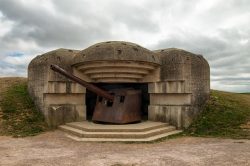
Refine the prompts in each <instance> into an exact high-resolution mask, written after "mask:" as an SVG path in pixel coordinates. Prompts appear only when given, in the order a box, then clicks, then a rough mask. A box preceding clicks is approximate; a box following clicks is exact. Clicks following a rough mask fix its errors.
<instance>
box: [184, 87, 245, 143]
mask: <svg viewBox="0 0 250 166" xmlns="http://www.w3.org/2000/svg"><path fill="white" fill-rule="evenodd" d="M204 109H205V110H204V111H203V112H202V114H201V115H200V116H199V117H197V119H196V120H195V121H194V122H193V124H192V125H191V126H190V127H189V128H188V129H187V130H186V133H187V134H190V135H195V136H219V137H230V138H248V139H250V95H249V94H238V93H229V92H222V91H216V90H212V91H211V96H210V100H209V101H208V103H207V104H206V106H205V108H204Z"/></svg>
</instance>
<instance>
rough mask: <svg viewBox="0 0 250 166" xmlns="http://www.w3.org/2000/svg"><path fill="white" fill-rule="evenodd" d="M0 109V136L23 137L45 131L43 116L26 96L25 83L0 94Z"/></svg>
mask: <svg viewBox="0 0 250 166" xmlns="http://www.w3.org/2000/svg"><path fill="white" fill-rule="evenodd" d="M0 108H1V109H0V115H1V117H0V120H1V129H0V134H1V135H12V136H14V137H24V136H32V135H37V134H38V133H40V132H43V131H45V130H47V126H46V124H45V122H44V117H43V115H42V114H41V113H40V112H38V111H37V110H36V109H35V105H34V103H33V101H32V100H31V98H30V97H29V95H28V91H27V82H26V81H25V82H23V81H22V82H21V83H20V82H19V83H17V84H14V85H11V86H10V87H8V88H7V89H6V90H5V91H4V92H1V100H0Z"/></svg>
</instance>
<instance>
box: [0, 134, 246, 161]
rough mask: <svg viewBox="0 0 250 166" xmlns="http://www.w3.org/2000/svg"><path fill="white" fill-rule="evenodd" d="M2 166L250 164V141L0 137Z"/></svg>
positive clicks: (40, 136)
mask: <svg viewBox="0 0 250 166" xmlns="http://www.w3.org/2000/svg"><path fill="white" fill-rule="evenodd" d="M0 165H1V166H4V165H8V166H9V165H18V166H19V165H20V166H22V165H23V166H28V165H32V166H34V165H35V166H38V165H49V166H50V165H61V166H64V165H86V166H88V165H90V166H92V165H93V166H98V165H100V166H102V165H103V166H104V165H105V166H107V165H108V166H109V165H110V166H125V165H126V166H132V165H133V166H137V165H138V166H140V165H141V166H154V165H157V166H158V165H180V166H183V165H209V166H210V165H237V166H240V165H244V166H245V165H250V140H232V139H217V138H195V137H184V138H177V139H170V140H166V141H163V142H160V143H153V144H125V143H86V142H76V141H72V140H70V139H69V138H67V137H66V136H65V135H64V133H63V132H61V131H54V132H47V133H44V134H41V135H39V136H35V137H26V138H11V137H4V136H1V137H0Z"/></svg>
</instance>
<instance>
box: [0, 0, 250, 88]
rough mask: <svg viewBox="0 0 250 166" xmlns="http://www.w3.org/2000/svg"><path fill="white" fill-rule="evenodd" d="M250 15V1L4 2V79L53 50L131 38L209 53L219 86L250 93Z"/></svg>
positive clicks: (0, 12)
mask: <svg viewBox="0 0 250 166" xmlns="http://www.w3.org/2000/svg"><path fill="white" fill-rule="evenodd" d="M249 11H250V1H248V0H210V1H207V0H190V1H186V0H177V1H171V0H157V1H150V0H139V1H134V0H126V1H117V0H105V1H103V0H60V1H57V0H39V1H38V0H37V1H36V0H0V58H1V60H0V70H1V72H0V76H8V75H15V74H16V75H25V74H26V72H27V71H26V67H27V65H28V63H29V61H30V60H31V59H32V58H33V57H34V56H35V55H37V54H41V53H44V52H47V51H50V50H51V49H56V48H59V47H64V48H72V49H74V48H75V49H83V48H86V47H87V46H89V45H91V44H94V43H95V42H100V41H103V40H129V41H131V42H136V43H138V44H140V45H142V46H146V47H148V48H150V49H161V48H169V47H177V48H182V49H185V50H187V51H190V52H194V53H197V54H202V55H204V57H205V58H206V59H207V60H208V61H209V63H210V67H211V80H212V88H215V89H224V90H229V91H248V90H249V91H250V87H249V84H248V83H249V78H250V67H249V66H250V65H249V64H250V55H249V54H250V28H249V27H250V22H249V21H248V20H250V12H249ZM4 28H5V29H4ZM13 52H21V53H22V54H23V55H20V56H19V57H18V56H11V53H13Z"/></svg>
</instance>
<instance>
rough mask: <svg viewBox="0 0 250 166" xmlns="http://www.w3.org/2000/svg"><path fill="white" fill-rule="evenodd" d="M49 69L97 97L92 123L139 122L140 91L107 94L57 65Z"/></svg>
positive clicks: (127, 90)
mask: <svg viewBox="0 0 250 166" xmlns="http://www.w3.org/2000/svg"><path fill="white" fill-rule="evenodd" d="M50 68H51V69H52V70H53V71H56V72H58V73H60V74H62V75H64V76H65V77H67V78H69V79H71V80H73V81H75V82H77V83H79V84H80V85H82V86H84V87H86V88H87V89H88V90H90V91H92V92H94V93H96V94H97V95H98V96H97V100H96V106H95V110H94V113H93V117H92V120H93V121H95V122H107V123H114V124H126V123H132V122H138V121H141V91H140V90H133V89H117V90H112V91H109V92H108V91H105V90H103V89H100V88H98V87H97V86H94V85H92V84H90V83H88V82H86V81H84V80H82V79H80V78H78V77H76V76H74V75H72V74H70V73H68V72H67V71H65V70H64V69H62V68H60V67H59V66H57V65H51V66H50Z"/></svg>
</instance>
